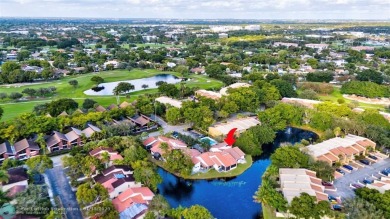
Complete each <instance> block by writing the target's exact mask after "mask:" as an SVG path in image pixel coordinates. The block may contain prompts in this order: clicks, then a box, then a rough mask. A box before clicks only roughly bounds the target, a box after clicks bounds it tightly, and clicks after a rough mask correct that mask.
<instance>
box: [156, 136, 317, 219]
mask: <svg viewBox="0 0 390 219" xmlns="http://www.w3.org/2000/svg"><path fill="white" fill-rule="evenodd" d="M316 138H317V136H316V134H314V133H312V132H309V131H305V130H301V129H296V128H291V132H290V134H287V133H286V130H284V131H281V132H279V133H277V137H276V139H275V141H274V143H273V144H269V145H264V147H263V151H264V153H263V154H262V155H261V156H259V157H255V158H254V162H253V165H252V166H251V167H250V168H249V169H248V170H247V171H245V172H244V173H243V174H241V175H240V176H237V177H232V178H225V179H221V180H197V181H191V180H182V179H179V178H177V177H175V176H174V175H172V174H170V173H168V172H166V171H164V170H163V169H161V168H160V169H159V170H158V172H159V173H160V175H161V177H162V178H163V183H161V184H160V185H159V186H158V189H159V192H160V193H161V194H162V195H163V196H164V197H165V198H166V199H167V200H168V202H169V204H170V205H171V206H172V207H178V206H179V205H181V206H184V207H187V206H191V205H194V204H200V205H203V206H205V207H206V208H207V209H209V210H210V212H211V213H212V214H213V215H214V216H215V217H216V218H221V219H251V218H253V219H255V218H256V219H258V218H260V216H261V206H260V205H259V204H258V203H255V202H254V201H253V195H254V194H255V192H256V190H257V188H258V186H259V185H260V184H261V176H262V175H263V173H264V171H265V170H266V168H267V167H268V166H269V165H270V159H269V157H270V155H271V154H272V153H273V152H274V151H275V149H276V148H277V147H279V145H280V144H284V143H291V144H294V143H296V142H300V141H301V140H302V139H306V140H309V139H313V140H315V139H316Z"/></svg>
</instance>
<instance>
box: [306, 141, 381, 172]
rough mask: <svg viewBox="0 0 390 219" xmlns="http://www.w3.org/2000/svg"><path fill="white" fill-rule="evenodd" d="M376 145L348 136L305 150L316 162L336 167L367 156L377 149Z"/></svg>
mask: <svg viewBox="0 0 390 219" xmlns="http://www.w3.org/2000/svg"><path fill="white" fill-rule="evenodd" d="M375 146H376V143H375V142H373V141H371V140H370V139H367V138H364V137H360V136H357V135H351V134H348V135H346V136H345V137H343V138H341V137H335V138H331V139H329V140H326V141H323V142H321V143H318V144H311V145H309V146H307V147H305V148H304V150H306V151H307V152H308V154H310V155H311V156H312V157H313V158H314V159H315V160H321V161H325V162H327V163H328V164H329V165H332V166H334V165H335V164H336V163H341V164H345V163H349V162H351V161H354V160H355V156H359V155H365V154H366V153H367V150H369V148H371V149H373V150H374V149H375Z"/></svg>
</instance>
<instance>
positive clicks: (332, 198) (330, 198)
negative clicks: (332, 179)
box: [328, 195, 337, 201]
mask: <svg viewBox="0 0 390 219" xmlns="http://www.w3.org/2000/svg"><path fill="white" fill-rule="evenodd" d="M328 199H329V201H332V200H334V201H337V198H335V197H333V196H331V195H329V196H328Z"/></svg>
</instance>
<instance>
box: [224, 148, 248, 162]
mask: <svg viewBox="0 0 390 219" xmlns="http://www.w3.org/2000/svg"><path fill="white" fill-rule="evenodd" d="M223 151H224V152H227V153H229V154H230V155H231V156H232V157H233V158H234V159H235V160H239V159H241V158H242V157H243V156H245V153H244V152H242V151H241V149H240V148H238V147H232V148H228V149H225V150H223Z"/></svg>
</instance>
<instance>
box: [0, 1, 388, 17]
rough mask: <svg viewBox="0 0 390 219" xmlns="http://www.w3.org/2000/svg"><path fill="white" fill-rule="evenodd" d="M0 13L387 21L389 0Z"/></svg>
mask: <svg viewBox="0 0 390 219" xmlns="http://www.w3.org/2000/svg"><path fill="white" fill-rule="evenodd" d="M0 17H80V18H83V17H85V18H176V19H361V20H369V19H386V20H389V19H390V0H0Z"/></svg>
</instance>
